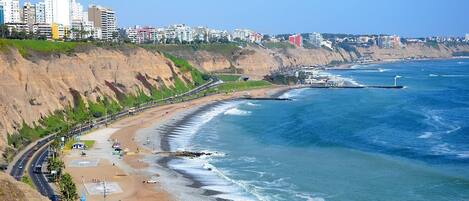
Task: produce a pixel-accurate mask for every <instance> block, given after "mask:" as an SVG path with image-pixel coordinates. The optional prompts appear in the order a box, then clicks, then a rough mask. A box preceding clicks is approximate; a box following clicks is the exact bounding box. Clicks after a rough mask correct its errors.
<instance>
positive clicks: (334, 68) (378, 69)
mask: <svg viewBox="0 0 469 201" xmlns="http://www.w3.org/2000/svg"><path fill="white" fill-rule="evenodd" d="M323 70H326V71H327V70H335V71H339V70H340V71H360V70H375V71H381V70H383V69H381V68H343V67H342V68H337V67H332V68H324V69H323Z"/></svg>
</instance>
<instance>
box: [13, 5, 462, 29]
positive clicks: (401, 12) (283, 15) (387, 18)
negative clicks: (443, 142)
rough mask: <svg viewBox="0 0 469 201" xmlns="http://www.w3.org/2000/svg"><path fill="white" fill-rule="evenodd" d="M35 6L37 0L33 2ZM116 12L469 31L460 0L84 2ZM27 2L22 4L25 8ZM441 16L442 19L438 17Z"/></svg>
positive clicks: (134, 21) (178, 19)
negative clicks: (109, 8)
mask: <svg viewBox="0 0 469 201" xmlns="http://www.w3.org/2000/svg"><path fill="white" fill-rule="evenodd" d="M31 2H33V3H35V2H37V0H34V1H31ZM80 2H81V3H82V4H83V5H84V6H85V7H87V6H88V5H89V4H98V5H103V6H106V7H111V8H113V9H114V10H115V11H116V12H117V18H118V21H119V27H122V28H124V27H129V26H133V25H153V26H158V27H162V26H167V25H170V24H179V23H184V24H187V25H190V26H208V27H213V28H216V29H226V30H234V29H235V28H249V29H253V30H257V31H259V32H261V33H266V34H282V33H307V32H315V31H316V32H321V33H348V34H398V35H402V36H404V37H424V36H460V37H464V35H465V34H466V33H467V32H468V30H467V27H469V21H467V20H463V19H469V13H467V12H465V9H467V8H469V2H462V1H457V0H450V1H443V0H429V1H423V0H417V1H411V2H407V1H404V0H395V1H379V2H377V1H373V0H364V1H345V0H333V1H328V2H319V1H308V0H298V1H295V2H293V3H291V4H292V5H291V6H288V5H287V4H286V3H278V2H268V1H263V0H250V1H246V0H239V1H236V3H232V2H218V1H215V0H205V1H203V2H192V1H189V2H184V3H181V4H174V3H173V2H168V1H159V0H156V1H149V0H140V1H139V3H138V4H136V3H133V2H121V1H111V0H82V1H80ZM23 3H24V0H22V1H21V5H22V4H23ZM435 16H438V17H435Z"/></svg>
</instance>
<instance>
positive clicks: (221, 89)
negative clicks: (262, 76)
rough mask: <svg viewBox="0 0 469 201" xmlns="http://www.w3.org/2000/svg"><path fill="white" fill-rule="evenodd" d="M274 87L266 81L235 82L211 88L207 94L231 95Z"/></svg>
mask: <svg viewBox="0 0 469 201" xmlns="http://www.w3.org/2000/svg"><path fill="white" fill-rule="evenodd" d="M268 86H272V84H271V83H270V82H267V81H265V80H253V81H235V82H225V83H223V84H221V85H219V86H217V87H215V88H210V89H208V90H207V91H206V92H208V93H230V92H236V91H244V90H251V89H259V88H265V87H268Z"/></svg>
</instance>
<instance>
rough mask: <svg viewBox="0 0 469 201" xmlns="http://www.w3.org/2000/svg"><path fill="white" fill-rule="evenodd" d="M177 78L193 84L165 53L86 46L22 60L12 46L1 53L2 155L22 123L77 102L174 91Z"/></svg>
mask: <svg viewBox="0 0 469 201" xmlns="http://www.w3.org/2000/svg"><path fill="white" fill-rule="evenodd" d="M176 80H179V81H180V82H183V83H185V84H189V83H190V82H192V78H191V74H190V72H186V73H183V72H181V71H180V70H179V69H178V68H177V67H175V65H174V64H173V62H171V61H170V60H168V59H167V58H165V57H164V56H163V55H161V54H159V53H156V52H151V51H147V50H145V49H142V48H136V47H132V48H126V49H118V48H100V47H96V46H92V47H89V46H87V47H86V48H85V49H83V50H78V48H77V50H76V51H74V52H72V53H67V54H63V53H53V54H49V53H48V54H42V53H37V54H35V53H34V51H33V52H32V53H29V54H28V55H27V56H25V54H24V52H21V54H20V51H18V50H17V49H16V48H14V47H8V48H5V47H4V48H3V49H2V51H0V114H2V115H1V116H0V134H1V135H0V152H1V151H2V150H5V148H6V147H7V146H8V145H7V134H11V135H14V134H15V133H17V131H18V130H19V129H20V128H21V127H22V125H23V122H24V123H25V124H27V125H29V126H31V127H33V126H35V125H39V124H38V123H37V122H38V120H40V119H41V118H44V117H46V116H48V115H50V114H51V113H52V112H54V111H57V110H63V109H64V108H66V107H68V106H73V105H74V104H76V103H75V102H74V101H76V98H77V96H79V97H81V99H82V100H83V101H84V102H85V104H86V103H87V102H89V101H96V99H97V97H106V98H109V99H111V100H115V101H117V100H118V99H119V98H122V97H124V96H126V95H129V94H133V95H136V94H137V93H142V92H143V93H145V94H150V90H152V89H153V88H154V89H162V88H167V87H172V86H174V85H175V81H176Z"/></svg>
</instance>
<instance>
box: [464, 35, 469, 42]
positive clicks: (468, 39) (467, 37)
mask: <svg viewBox="0 0 469 201" xmlns="http://www.w3.org/2000/svg"><path fill="white" fill-rule="evenodd" d="M464 40H465V41H466V42H469V33H467V34H466V37H464Z"/></svg>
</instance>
